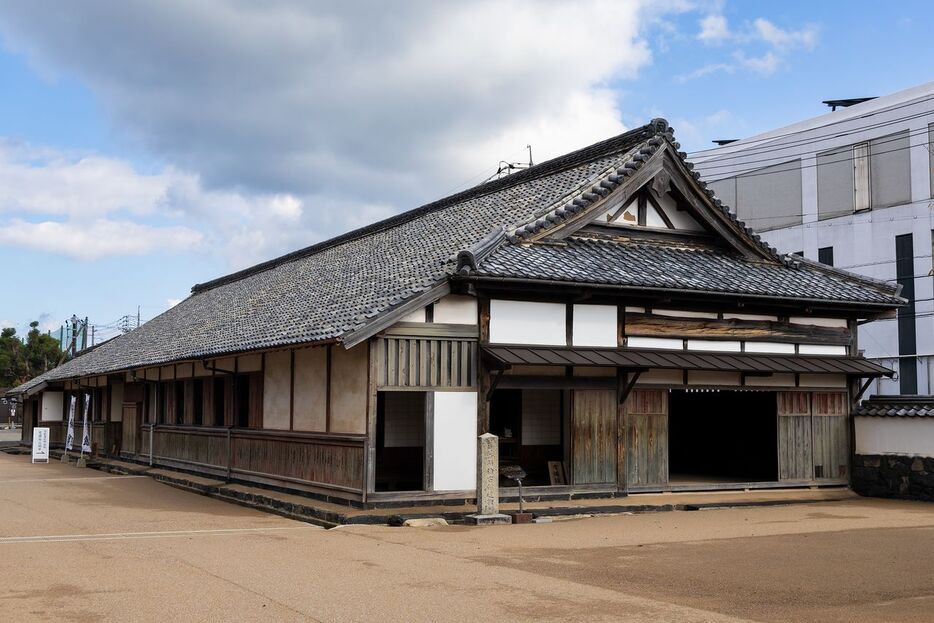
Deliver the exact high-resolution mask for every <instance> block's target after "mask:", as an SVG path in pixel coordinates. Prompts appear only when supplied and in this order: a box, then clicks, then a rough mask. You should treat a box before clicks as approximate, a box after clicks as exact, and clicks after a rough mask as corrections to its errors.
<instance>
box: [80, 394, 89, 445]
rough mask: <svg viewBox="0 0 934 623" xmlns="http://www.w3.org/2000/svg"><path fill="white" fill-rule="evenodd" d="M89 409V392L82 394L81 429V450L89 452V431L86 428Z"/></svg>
mask: <svg viewBox="0 0 934 623" xmlns="http://www.w3.org/2000/svg"><path fill="white" fill-rule="evenodd" d="M90 410H91V394H85V395H84V427H83V429H82V431H81V452H82V454H83V453H85V452H87V453H89V454H90V452H91V431H90V430H89V429H88V411H90Z"/></svg>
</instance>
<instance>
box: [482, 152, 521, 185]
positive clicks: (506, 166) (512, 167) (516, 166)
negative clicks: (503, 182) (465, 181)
mask: <svg viewBox="0 0 934 623" xmlns="http://www.w3.org/2000/svg"><path fill="white" fill-rule="evenodd" d="M525 148H526V149H528V150H529V162H528V164H526V163H525V162H506V161H505V160H500V161H499V165H498V166H497V168H496V173H494V174H493V175H491V176H490V177H488V178H486V179H485V180H483V183H484V184H486V183H487V182H491V181H493V180H498V179H499V178H501V177H506V176H507V175H509V174H511V173H515V172H516V171H521V170H522V169H528V168H529V167H531V166H533V164H532V146H531V145H526V146H525Z"/></svg>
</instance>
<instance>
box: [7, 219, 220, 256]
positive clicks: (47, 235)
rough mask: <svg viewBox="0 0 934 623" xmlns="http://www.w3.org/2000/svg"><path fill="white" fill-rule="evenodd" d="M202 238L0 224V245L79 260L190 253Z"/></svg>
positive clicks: (122, 224) (118, 226)
mask: <svg viewBox="0 0 934 623" xmlns="http://www.w3.org/2000/svg"><path fill="white" fill-rule="evenodd" d="M202 240H203V236H202V235H201V234H200V233H199V232H197V231H194V230H192V229H188V228H186V227H152V226H148V225H140V224H138V223H134V222H132V221H114V220H107V219H97V220H94V221H90V222H79V223H76V222H60V221H42V222H39V223H31V222H28V221H23V220H21V219H12V220H10V221H8V222H6V223H3V224H0V243H2V244H9V245H15V246H19V247H26V248H31V249H35V250H38V251H44V252H46V253H52V254H57V255H66V256H69V257H73V258H76V259H81V260H95V259H99V258H102V257H108V256H125V255H146V254H149V253H153V252H155V251H169V252H179V251H193V250H195V249H197V247H198V245H200V244H201V242H202Z"/></svg>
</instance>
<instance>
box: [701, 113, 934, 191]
mask: <svg viewBox="0 0 934 623" xmlns="http://www.w3.org/2000/svg"><path fill="white" fill-rule="evenodd" d="M926 114H928V115H931V116H934V111H930V112H928V113H926ZM860 132H862V130H860ZM929 132H930V130H929V129H928V128H922V129H920V130H915V131H914V132H912V131H910V130H909V131H907V132H905V133H902V132H896V133H894V134H889V135H886V136H882V137H879V138H874V139H869V140H866V141H859V142H858V143H869V142H871V143H873V144H876V145H882V144H886V143H893V142H895V141H901V140H904V139H907V138H911V137H913V136H921V135H926V134H928V133H929ZM851 134H857V132H852V133H851ZM841 136H842V135H841ZM858 143H854V145H855V144H858ZM806 144H807V143H804V144H803V145H806ZM925 144H927V143H925ZM852 146H853V145H843V146H841V147H836V148H829V149H826V150H822V151H823V152H828V151H830V152H834V151H836V150H838V149H839V150H845V149H846V148H848V147H852ZM922 146H923V145H922V144H918V145H909V146H908V147H906V148H904V149H911V148H912V147H922ZM784 149H785V148H784V147H783V148H782V149H774V150H770V151H784ZM900 149H901V148H900ZM762 153H766V152H762ZM819 153H820V152H818V154H819ZM878 153H888V152H878ZM843 154H844V152H843V151H841V152H840V153H839V155H843ZM753 155H758V154H753ZM830 155H832V156H836V155H838V154H835V153H834V154H830ZM870 156H872V154H870ZM801 158H802V154H797V155H793V154H788V155H784V156H772V157H769V158H762V159H760V160H743V162H742V163H740V164H741V165H747V164H757V163H762V162H772V163H774V164H773V165H762V166H761V167H752V168H750V169H746V170H747V171H754V170H757V169H762V168H765V167H768V166H778V165H780V164H784V163H786V162H793V161H797V160H801ZM850 159H851V158H850ZM847 160H848V158H841V159H838V160H831V161H829V162H823V163H821V164H820V166H827V165H831V164H837V163H839V162H846V161H847ZM711 162H716V163H717V164H711V165H710V166H706V165H705V164H704V163H698V164H696V165H695V167H696V168H698V169H701V170H703V171H704V173H710V171H712V170H713V169H731V168H733V167H734V166H736V165H732V164H720V163H721V162H722V161H721V160H715V161H714V160H712V161H711ZM789 170H792V169H789ZM724 179H729V178H724Z"/></svg>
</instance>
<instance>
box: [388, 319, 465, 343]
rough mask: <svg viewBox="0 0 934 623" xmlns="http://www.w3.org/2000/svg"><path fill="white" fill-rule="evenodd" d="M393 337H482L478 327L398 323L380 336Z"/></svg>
mask: <svg viewBox="0 0 934 623" xmlns="http://www.w3.org/2000/svg"><path fill="white" fill-rule="evenodd" d="M379 336H380V337H382V336H393V337H441V338H454V339H471V340H475V339H477V338H478V337H480V329H479V327H478V326H477V325H469V324H448V323H441V322H397V323H396V324H394V325H393V326H391V327H389V328H388V329H386V330H385V331H383V332H381V333H380V334H379Z"/></svg>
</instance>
